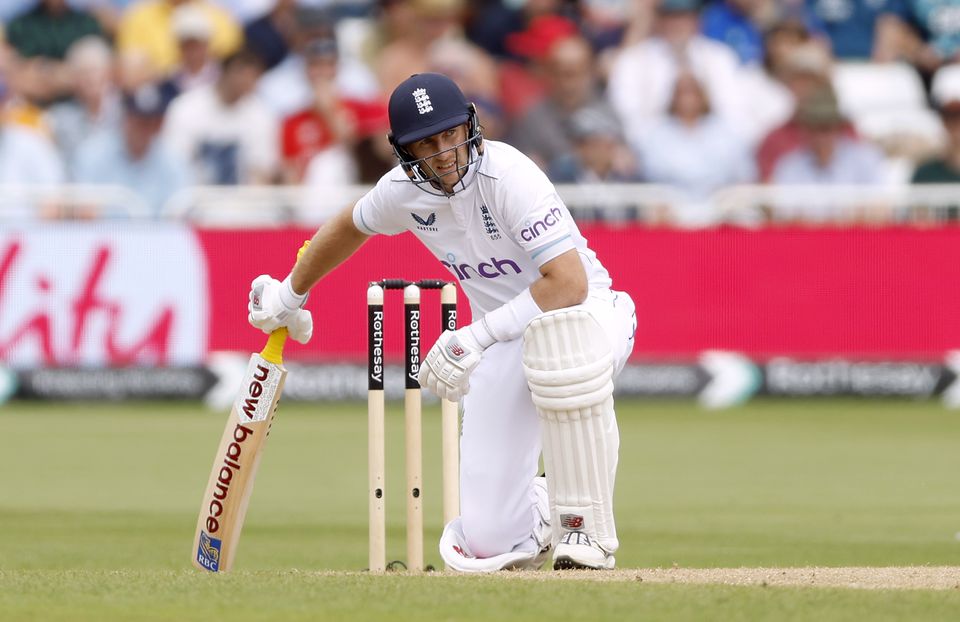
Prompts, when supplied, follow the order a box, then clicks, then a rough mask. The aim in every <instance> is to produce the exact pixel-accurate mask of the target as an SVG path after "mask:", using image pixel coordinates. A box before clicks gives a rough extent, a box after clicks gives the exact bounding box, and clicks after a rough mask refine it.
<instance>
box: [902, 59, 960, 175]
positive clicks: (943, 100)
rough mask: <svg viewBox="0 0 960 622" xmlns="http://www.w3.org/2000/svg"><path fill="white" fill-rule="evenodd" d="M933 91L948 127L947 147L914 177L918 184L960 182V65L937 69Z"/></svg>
mask: <svg viewBox="0 0 960 622" xmlns="http://www.w3.org/2000/svg"><path fill="white" fill-rule="evenodd" d="M931 95H932V97H933V101H934V103H935V104H936V106H937V111H938V112H939V113H940V119H941V120H942V121H943V126H944V128H945V129H946V131H947V148H946V152H945V153H944V154H942V155H941V156H940V157H936V158H933V159H931V160H927V161H926V162H924V163H922V164H921V165H920V166H918V167H917V170H916V171H914V173H913V179H912V180H911V181H912V183H915V184H946V183H951V184H954V183H960V65H948V66H945V67H942V68H941V69H940V70H939V71H937V73H936V74H935V75H934V78H933V84H932V86H931Z"/></svg>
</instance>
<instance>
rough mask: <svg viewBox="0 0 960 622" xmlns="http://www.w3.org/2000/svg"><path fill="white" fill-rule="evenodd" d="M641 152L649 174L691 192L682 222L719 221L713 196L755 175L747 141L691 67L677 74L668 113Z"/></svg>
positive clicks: (678, 216)
mask: <svg viewBox="0 0 960 622" xmlns="http://www.w3.org/2000/svg"><path fill="white" fill-rule="evenodd" d="M639 155H640V168H641V172H642V174H643V177H644V179H645V180H647V181H649V182H652V183H656V184H664V185H668V186H673V187H675V188H677V189H678V190H680V191H681V192H683V193H684V194H685V195H686V196H687V197H688V199H689V200H688V202H687V203H685V204H684V205H682V206H678V207H677V209H676V213H675V214H674V217H675V219H676V220H677V221H678V222H680V223H682V224H688V225H689V224H709V223H711V222H713V219H714V214H713V213H712V211H711V207H710V204H709V202H708V198H709V196H710V195H711V194H712V193H713V192H715V191H717V190H719V189H720V188H722V187H724V186H728V185H733V184H738V183H749V182H752V181H753V180H754V177H755V173H754V168H753V161H752V159H751V157H750V152H749V150H748V148H747V145H746V143H745V142H744V141H743V139H742V138H740V136H739V135H738V134H737V133H736V132H735V131H733V130H732V129H731V128H730V127H729V126H728V125H727V124H726V123H724V121H723V120H722V119H721V118H720V117H718V116H716V114H714V113H713V111H712V109H711V102H710V99H709V97H708V95H707V92H706V89H705V88H704V86H703V83H702V82H701V81H700V80H698V79H697V77H696V76H695V75H694V74H693V73H691V72H682V73H680V74H679V75H678V76H677V79H676V82H675V84H674V86H673V92H672V95H671V98H670V104H669V108H668V113H667V114H666V115H665V116H663V117H661V118H659V119H658V120H657V121H656V122H655V123H654V124H653V125H652V126H651V129H650V131H649V132H647V133H646V134H645V135H644V138H643V140H642V142H641V143H640V148H639Z"/></svg>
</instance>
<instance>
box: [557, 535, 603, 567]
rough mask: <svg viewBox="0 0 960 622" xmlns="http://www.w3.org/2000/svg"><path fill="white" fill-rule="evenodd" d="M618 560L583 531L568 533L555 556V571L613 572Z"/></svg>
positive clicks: (558, 546)
mask: <svg viewBox="0 0 960 622" xmlns="http://www.w3.org/2000/svg"><path fill="white" fill-rule="evenodd" d="M616 563H617V560H616V558H615V557H614V556H613V554H611V553H607V552H606V551H604V550H603V549H602V548H600V545H599V544H597V543H596V542H594V541H593V540H591V539H590V536H588V535H587V534H585V533H583V532H582V531H568V532H566V533H565V534H563V537H561V538H560V544H558V545H557V549H556V551H555V552H554V554H553V569H554V570H577V569H591V570H613V567H614V566H615V565H616Z"/></svg>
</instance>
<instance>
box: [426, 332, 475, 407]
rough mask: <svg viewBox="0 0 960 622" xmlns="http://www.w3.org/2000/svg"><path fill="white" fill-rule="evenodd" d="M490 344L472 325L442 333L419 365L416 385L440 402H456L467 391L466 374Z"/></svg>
mask: <svg viewBox="0 0 960 622" xmlns="http://www.w3.org/2000/svg"><path fill="white" fill-rule="evenodd" d="M492 343H493V338H492V337H490V335H489V333H486V331H485V330H483V329H482V327H476V326H475V325H474V324H471V325H470V326H465V327H464V328H461V329H459V330H455V331H449V330H447V331H444V332H443V334H441V335H440V338H439V339H437V342H436V343H435V344H433V347H432V348H430V351H429V352H427V358H426V359H425V360H424V363H423V365H421V366H420V373H419V375H418V379H419V380H420V386H422V387H427V388H428V389H430V390H431V391H433V392H434V393H435V394H436V395H437V397H440V398H441V399H446V400H451V401H454V402H455V401H458V400H459V399H460V398H461V397H463V396H464V395H466V394H467V393H468V392H469V391H470V373H471V372H472V371H473V370H474V369H475V368H476V367H477V365H478V364H479V363H480V358H481V356H482V354H483V351H484V350H485V349H487V347H489V346H490V344H492Z"/></svg>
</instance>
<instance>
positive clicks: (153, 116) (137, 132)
mask: <svg viewBox="0 0 960 622" xmlns="http://www.w3.org/2000/svg"><path fill="white" fill-rule="evenodd" d="M168 97H169V92H167V91H165V90H164V89H162V88H161V87H160V85H159V84H151V85H145V86H142V87H140V88H139V89H138V90H137V91H135V92H133V93H130V94H127V95H126V96H124V100H123V110H124V114H123V123H122V129H120V130H118V129H115V128H111V129H107V130H104V131H101V132H98V133H96V134H93V135H91V136H90V137H88V138H87V139H86V140H85V141H84V142H83V143H81V145H80V147H79V148H78V150H77V159H76V166H75V170H74V178H75V181H77V182H78V183H83V184H108V185H117V186H124V187H126V188H129V189H130V190H132V191H134V192H136V193H137V194H139V195H140V196H141V197H142V198H143V200H144V201H145V202H146V204H147V205H148V207H149V208H150V210H151V211H152V215H153V216H157V215H159V214H160V212H161V209H162V207H163V205H164V204H165V203H166V201H167V200H168V199H169V198H170V197H171V196H173V195H174V194H175V193H176V192H177V191H178V190H180V189H182V188H184V187H186V186H187V184H188V183H189V170H188V168H187V165H186V161H185V160H183V159H182V158H180V157H178V156H177V155H175V154H174V152H173V151H172V150H170V149H169V147H168V146H167V145H166V144H165V143H164V141H163V139H162V138H161V136H160V129H161V127H162V125H163V117H164V113H165V112H166V109H167V104H168V103H169V101H168Z"/></svg>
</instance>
